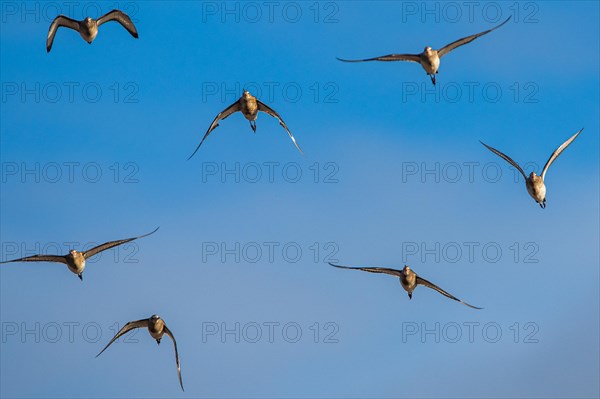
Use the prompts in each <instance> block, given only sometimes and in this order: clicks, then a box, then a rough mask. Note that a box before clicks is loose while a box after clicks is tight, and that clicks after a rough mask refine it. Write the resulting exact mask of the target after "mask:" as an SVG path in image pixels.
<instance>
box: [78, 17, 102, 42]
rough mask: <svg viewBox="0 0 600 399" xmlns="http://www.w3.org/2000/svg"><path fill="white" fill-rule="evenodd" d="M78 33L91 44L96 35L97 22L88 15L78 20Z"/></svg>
mask: <svg viewBox="0 0 600 399" xmlns="http://www.w3.org/2000/svg"><path fill="white" fill-rule="evenodd" d="M79 35H81V37H82V38H83V40H85V41H86V42H88V43H89V44H92V42H93V41H94V39H95V38H96V36H98V22H96V20H94V19H92V18H90V17H86V19H84V20H83V21H81V22H79Z"/></svg>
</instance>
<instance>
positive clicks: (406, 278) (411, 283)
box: [329, 263, 483, 309]
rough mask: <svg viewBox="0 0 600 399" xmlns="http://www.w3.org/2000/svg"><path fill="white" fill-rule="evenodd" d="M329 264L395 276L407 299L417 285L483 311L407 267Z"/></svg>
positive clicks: (340, 267)
mask: <svg viewBox="0 0 600 399" xmlns="http://www.w3.org/2000/svg"><path fill="white" fill-rule="evenodd" d="M329 264H330V265H331V266H333V267H337V268H339V269H349V270H362V271H364V272H369V273H382V274H389V275H391V276H396V277H398V278H400V284H401V285H402V288H404V290H405V291H406V292H408V298H409V299H412V293H413V291H414V290H415V288H417V286H418V285H423V286H425V287H428V288H431V289H432V290H435V291H437V292H439V293H440V294H442V295H444V296H445V297H447V298H450V299H454V300H455V301H458V302H460V303H462V304H463V305H465V306H468V307H470V308H473V309H483V308H478V307H477V306H473V305H469V304H468V303H466V302H463V301H461V300H460V299H458V298H457V297H455V296H454V295H452V294H450V293H448V292H446V291H444V290H443V289H441V288H440V287H438V286H437V285H435V284H433V283H431V282H429V281H427V280H425V279H424V278H423V277H420V276H419V275H417V273H415V272H414V271H412V270H411V268H410V267H409V266H404V268H403V269H402V270H397V269H388V268H385V267H349V266H340V265H334V264H333V263H329Z"/></svg>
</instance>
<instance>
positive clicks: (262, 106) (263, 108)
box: [256, 99, 304, 155]
mask: <svg viewBox="0 0 600 399" xmlns="http://www.w3.org/2000/svg"><path fill="white" fill-rule="evenodd" d="M256 103H257V104H258V110H259V111H262V112H264V113H266V114H269V115H271V116H272V117H274V118H277V119H278V120H279V124H280V125H281V126H283V128H284V129H285V131H286V132H287V134H288V135H289V136H290V139H292V141H293V142H294V145H295V146H296V148H297V149H298V151H300V154H302V155H304V153H303V152H302V150H301V149H300V146H299V145H298V143H296V139H295V138H294V136H293V135H292V132H290V129H288V127H287V126H286V125H285V122H284V121H283V119H281V116H279V114H278V113H277V112H275V110H274V109H272V108H271V107H269V106H268V105H266V104H264V103H262V102H260V101H259V100H258V99H257V100H256Z"/></svg>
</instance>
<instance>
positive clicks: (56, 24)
mask: <svg viewBox="0 0 600 399" xmlns="http://www.w3.org/2000/svg"><path fill="white" fill-rule="evenodd" d="M61 26H64V27H67V28H70V29H73V30H76V31H77V32H79V22H77V21H75V20H74V19H71V18H69V17H65V16H64V15H59V16H58V17H56V18H54V21H52V23H51V24H50V29H48V37H47V38H46V52H48V53H49V52H50V50H52V43H53V42H54V35H56V31H57V30H58V28H60V27H61Z"/></svg>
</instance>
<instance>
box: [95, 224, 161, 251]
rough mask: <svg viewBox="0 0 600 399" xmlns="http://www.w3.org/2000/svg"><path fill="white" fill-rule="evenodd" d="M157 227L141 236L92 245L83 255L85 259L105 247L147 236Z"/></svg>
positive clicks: (103, 249)
mask: <svg viewBox="0 0 600 399" xmlns="http://www.w3.org/2000/svg"><path fill="white" fill-rule="evenodd" d="M158 229H159V227H157V228H156V229H154V231H151V232H150V233H148V234H144V235H142V236H138V237H132V238H125V239H123V240H116V241H109V242H105V243H104V244H101V245H98V246H97V247H94V248H92V249H90V250H88V251H85V252H84V253H83V257H84V258H85V259H88V258H91V257H92V256H94V255H96V254H97V253H99V252H102V251H106V250H107V249H110V248H112V247H116V246H117V245H121V244H125V243H126V242H130V241H133V240H137V239H138V238H143V237H147V236H149V235H150V234H154V233H155V232H156V230H158Z"/></svg>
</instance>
